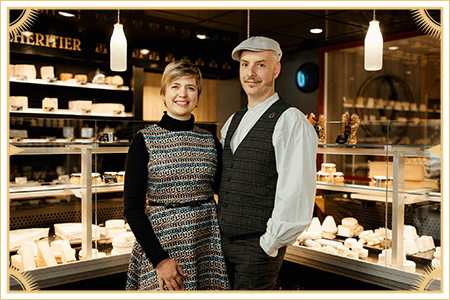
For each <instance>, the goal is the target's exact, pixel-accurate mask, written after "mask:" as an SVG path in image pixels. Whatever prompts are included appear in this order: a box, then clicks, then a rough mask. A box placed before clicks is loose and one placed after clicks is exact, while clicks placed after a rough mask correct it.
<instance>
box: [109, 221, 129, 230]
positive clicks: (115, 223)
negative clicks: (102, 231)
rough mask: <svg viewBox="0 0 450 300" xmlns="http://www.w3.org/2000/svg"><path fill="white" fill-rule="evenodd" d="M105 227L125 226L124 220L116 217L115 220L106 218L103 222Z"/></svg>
mask: <svg viewBox="0 0 450 300" xmlns="http://www.w3.org/2000/svg"><path fill="white" fill-rule="evenodd" d="M105 227H106V228H111V229H114V228H125V221H124V220H121V219H117V220H107V221H106V222H105Z"/></svg>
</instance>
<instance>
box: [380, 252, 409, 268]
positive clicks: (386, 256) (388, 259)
mask: <svg viewBox="0 0 450 300" xmlns="http://www.w3.org/2000/svg"><path fill="white" fill-rule="evenodd" d="M378 264H380V265H385V266H388V267H391V266H392V250H391V249H385V250H383V251H381V253H380V254H378ZM402 265H403V270H405V271H407V272H412V273H414V272H415V271H416V263H415V262H414V261H412V260H407V259H406V254H405V253H404V252H403V264H402Z"/></svg>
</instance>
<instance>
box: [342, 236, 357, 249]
mask: <svg viewBox="0 0 450 300" xmlns="http://www.w3.org/2000/svg"><path fill="white" fill-rule="evenodd" d="M356 242H357V240H356V239H355V238H346V239H345V240H344V246H345V247H347V248H352V247H353V246H354V245H355V244H356Z"/></svg>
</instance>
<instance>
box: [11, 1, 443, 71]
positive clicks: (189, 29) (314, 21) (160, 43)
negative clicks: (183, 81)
mask: <svg viewBox="0 0 450 300" xmlns="http://www.w3.org/2000/svg"><path fill="white" fill-rule="evenodd" d="M65 11H67V10H65ZM59 12H60V10H57V9H53V10H41V11H40V12H39V16H38V17H37V19H36V21H35V22H34V23H33V25H32V27H31V28H30V30H31V31H33V32H40V33H45V34H54V35H59V36H69V37H74V38H80V39H81V40H82V41H83V45H84V50H86V49H95V48H98V44H99V43H100V44H102V45H103V46H102V47H104V48H109V41H110V37H111V34H112V31H113V25H114V24H115V23H117V20H118V16H120V18H119V21H120V23H121V24H123V27H124V31H125V35H126V37H127V43H128V47H129V49H130V52H131V53H133V56H132V57H131V60H130V63H131V64H133V65H142V66H143V67H144V68H146V69H148V68H151V69H153V70H156V71H161V70H163V69H164V66H165V64H166V62H167V61H168V60H167V56H168V55H172V56H173V57H175V59H184V57H188V59H189V60H191V61H195V62H196V63H197V62H198V60H199V59H200V60H201V64H199V65H200V66H205V68H210V70H205V71H204V74H210V75H217V76H219V75H220V76H224V77H229V76H234V75H233V74H236V72H235V70H233V68H235V66H234V65H235V64H234V62H233V61H232V59H231V51H232V49H233V48H234V47H236V46H237V45H238V44H239V42H240V41H242V40H244V39H245V38H247V36H248V34H250V36H257V35H264V36H267V37H271V38H273V39H275V40H277V41H278V42H279V43H280V45H281V48H282V50H283V53H285V54H288V53H295V52H299V51H303V50H309V49H318V48H321V47H327V46H333V45H337V44H342V43H347V42H355V41H361V40H363V39H364V37H365V35H366V33H367V29H368V27H369V22H370V21H371V20H372V19H373V18H374V13H375V18H376V19H377V20H378V21H379V22H380V27H381V31H382V33H383V35H384V36H388V35H392V34H397V33H403V32H409V31H420V27H419V25H418V23H417V21H416V20H415V18H414V15H413V11H412V10H408V9H402V10H395V9H389V10H386V9H376V10H375V11H374V10H359V9H345V10H323V9H271V10H268V9H250V10H247V9H183V10H181V9H180V10H175V9H170V10H163V9H155V10H149V9H120V11H119V10H117V9H109V8H108V9H101V8H100V9H82V10H71V11H70V12H71V13H73V14H74V16H75V17H74V18H66V17H63V16H61V15H60V14H59ZM427 12H428V14H429V16H430V17H431V18H432V19H433V20H435V21H436V22H438V23H440V11H439V10H427ZM18 14H20V11H19V10H17V11H10V20H14V17H15V16H17V15H18ZM316 27H319V28H322V29H323V32H322V33H320V34H312V33H310V31H309V30H310V29H311V28H316ZM198 33H203V34H206V35H207V36H208V39H206V40H199V39H198V38H197V37H196V35H197V34H198ZM424 34H425V33H424ZM18 47H19V45H15V47H14V49H13V48H11V51H16V52H17V51H18V52H22V53H33V51H34V52H37V51H38V50H39V49H36V47H35V48H33V49H31V48H30V47H27V46H26V45H20V47H21V49H19V50H17V48H18ZM47 49H48V48H47ZM140 49H149V50H150V51H151V53H152V52H155V53H158V55H159V56H160V57H161V59H160V60H159V61H157V62H155V61H154V60H150V55H151V54H147V56H145V57H142V56H140V57H137V56H135V54H136V53H140ZM49 50H52V49H48V50H45V51H49ZM57 50H58V49H55V51H54V52H55V53H53V55H55V56H58V55H59V54H58V53H56V52H57ZM66 52H67V51H66ZM85 52H86V53H93V52H94V50H92V51H91V52H89V51H85ZM95 52H96V53H95V54H92V55H91V54H88V55H90V56H89V59H90V60H96V59H100V60H101V59H103V60H107V59H109V57H108V56H107V55H103V56H102V55H100V54H98V53H97V51H95ZM78 54H79V53H73V52H71V53H70V55H71V56H70V58H71V59H75V58H77V55H78ZM219 70H220V71H219Z"/></svg>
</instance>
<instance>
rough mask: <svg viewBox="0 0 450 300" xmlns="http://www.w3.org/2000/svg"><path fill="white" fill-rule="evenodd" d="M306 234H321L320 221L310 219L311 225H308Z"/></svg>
mask: <svg viewBox="0 0 450 300" xmlns="http://www.w3.org/2000/svg"><path fill="white" fill-rule="evenodd" d="M306 231H308V232H320V233H322V225H320V220H319V218H317V217H314V218H312V220H311V223H309V226H308V229H307V230H306Z"/></svg>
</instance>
